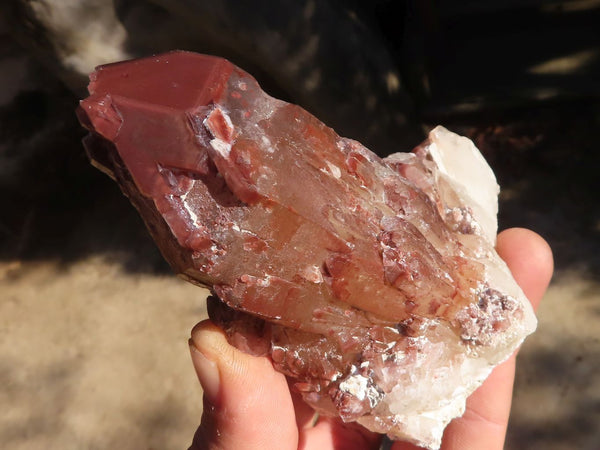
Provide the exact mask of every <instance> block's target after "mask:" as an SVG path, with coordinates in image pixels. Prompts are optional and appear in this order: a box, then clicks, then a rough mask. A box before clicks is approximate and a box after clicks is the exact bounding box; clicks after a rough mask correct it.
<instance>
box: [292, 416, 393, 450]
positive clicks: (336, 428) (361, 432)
mask: <svg viewBox="0 0 600 450" xmlns="http://www.w3.org/2000/svg"><path fill="white" fill-rule="evenodd" d="M381 439H382V436H381V435H380V434H377V433H373V432H371V431H369V430H367V429H366V428H364V427H362V426H360V425H358V424H355V423H344V422H342V421H341V420H340V419H337V418H332V417H321V418H319V420H318V421H317V423H316V424H315V426H314V427H313V428H310V429H307V430H305V431H304V432H301V433H300V442H299V445H298V450H308V449H340V450H342V449H343V450H369V449H378V448H379V446H380V445H381Z"/></svg>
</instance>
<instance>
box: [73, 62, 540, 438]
mask: <svg viewBox="0 0 600 450" xmlns="http://www.w3.org/2000/svg"><path fill="white" fill-rule="evenodd" d="M89 89H90V96H89V97H88V98H87V99H85V100H83V101H82V102H81V106H80V108H79V111H78V113H79V117H80V120H81V122H82V123H83V124H84V126H86V127H87V128H88V129H89V130H90V131H91V133H90V135H89V136H88V137H87V138H86V140H85V145H86V148H87V150H88V152H89V155H90V157H91V159H92V160H93V163H94V164H95V165H96V166H98V167H99V168H100V169H102V170H104V171H105V172H106V173H108V174H109V175H110V176H112V177H113V178H114V179H115V180H116V181H117V182H118V183H119V185H120V186H121V188H122V190H123V191H124V193H125V194H126V195H127V196H128V197H129V198H130V200H131V201H132V203H133V204H134V205H135V206H136V207H137V208H138V210H139V211H140V213H141V215H142V217H143V218H144V220H145V222H146V224H147V226H148V229H149V230H150V232H151V233H152V235H153V237H154V239H155V240H156V242H157V244H158V245H159V247H160V249H161V251H162V252H163V254H164V256H165V258H166V259H167V260H168V261H169V262H170V264H171V265H172V266H173V268H174V270H175V271H176V272H177V273H178V274H180V275H181V276H182V277H184V278H185V279H187V280H189V281H191V282H192V283H196V284H199V285H202V286H207V287H209V288H210V289H211V290H212V292H213V294H214V297H213V298H212V299H211V300H210V304H209V313H210V315H211V318H212V319H213V320H214V321H215V322H217V323H218V324H220V325H221V326H222V327H223V328H224V329H225V331H226V332H227V334H228V336H229V339H230V341H231V342H232V343H233V344H234V345H236V346H238V347H239V348H242V349H244V350H245V351H248V352H252V353H254V354H268V355H270V356H271V358H272V360H273V364H274V366H275V368H276V369H277V370H280V371H281V372H283V373H285V374H286V375H288V376H289V377H290V378H291V379H292V380H293V383H292V384H293V385H294V386H295V388H296V389H298V390H299V391H300V392H301V393H302V395H303V397H304V399H305V400H306V402H308V403H309V404H310V405H311V406H313V407H314V408H315V409H316V410H317V411H319V412H320V413H322V414H328V415H337V416H340V417H341V418H342V419H343V420H344V421H356V422H358V423H360V424H362V425H364V426H365V427H367V428H369V429H371V430H374V431H377V432H380V433H387V434H388V435H389V436H391V437H392V438H393V439H404V440H408V441H411V442H414V443H416V444H418V445H421V446H424V447H428V448H431V449H434V448H438V447H439V445H440V439H441V435H442V432H443V430H444V427H445V426H446V425H447V423H448V422H449V421H450V420H451V419H452V418H454V417H457V416H459V415H461V414H462V413H463V411H464V407H465V399H466V398H467V396H468V395H469V394H470V393H472V392H473V391H474V390H475V389H476V388H477V387H478V386H479V385H480V384H481V383H482V381H483V380H484V379H485V378H486V377H487V375H488V374H489V373H490V371H491V370H492V368H493V367H494V366H495V365H497V364H498V363H500V362H501V361H503V360H505V359H506V358H507V357H508V356H509V355H510V354H511V353H512V352H513V351H514V350H515V349H516V348H517V346H518V345H519V344H520V343H521V342H522V340H523V339H524V338H525V336H527V335H528V334H529V333H531V332H532V331H533V330H534V329H535V325H536V320H535V317H534V315H533V312H532V310H531V307H530V305H529V302H528V301H527V299H526V298H525V296H524V295H523V293H522V291H521V290H520V288H519V287H518V286H517V284H516V283H515V281H514V280H513V278H512V276H511V274H510V272H509V270H508V268H507V267H506V265H505V264H504V262H503V261H502V260H501V259H500V258H499V257H498V255H497V254H496V252H495V250H494V244H495V235H496V227H497V224H496V214H497V195H498V186H497V184H496V181H495V177H494V174H493V173H492V171H491V169H490V168H489V166H488V165H487V163H486V162H485V160H484V159H483V157H482V156H481V154H480V153H479V151H478V150H477V149H476V148H475V146H474V145H473V143H472V142H471V141H469V140H468V139H466V138H463V137H459V136H457V135H455V134H453V133H451V132H449V131H447V130H446V129H444V128H442V127H437V128H435V129H434V130H433V131H432V132H431V133H430V135H429V138H428V139H427V140H426V141H425V142H424V143H422V144H421V145H419V146H418V147H416V148H415V149H414V150H413V151H412V152H411V153H396V154H393V155H390V156H388V157H386V158H383V159H382V158H380V157H378V156H377V155H375V154H374V153H372V152H371V151H369V150H367V149H366V148H364V147H363V146H362V145H361V144H360V143H358V142H356V141H353V140H350V139H345V138H342V137H339V136H338V135H337V134H336V133H335V132H334V131H333V130H332V129H330V128H328V127H327V126H325V125H324V124H323V123H321V122H319V121H318V120H317V119H316V118H315V117H313V116H312V115H310V114H309V113H308V112H306V111H305V110H303V109H302V108H300V107H298V106H294V105H291V104H288V103H285V102H282V101H280V100H276V99H273V98H271V97H269V96H268V95H267V94H265V93H264V92H263V91H262V90H261V89H260V87H259V86H258V85H257V83H256V81H255V80H254V79H253V78H252V77H251V76H250V75H248V74H247V73H245V72H244V71H242V70H241V69H239V68H237V67H235V66H233V65H232V64H230V63H229V62H227V61H225V60H222V59H219V58H215V57H210V56H205V55H198V54H193V53H187V52H171V53H167V54H164V55H159V56H155V57H151V58H145V59H141V60H134V61H128V62H123V63H117V64H112V65H108V66H102V67H100V68H98V69H97V70H96V72H94V73H93V74H92V75H91V83H90V86H89ZM217 298H218V299H217ZM266 406H268V405H266Z"/></svg>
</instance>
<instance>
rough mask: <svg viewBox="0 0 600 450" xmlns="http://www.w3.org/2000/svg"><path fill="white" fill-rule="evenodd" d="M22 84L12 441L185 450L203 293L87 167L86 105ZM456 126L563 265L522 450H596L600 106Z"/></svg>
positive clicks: (7, 292) (14, 216)
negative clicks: (78, 113)
mask: <svg viewBox="0 0 600 450" xmlns="http://www.w3.org/2000/svg"><path fill="white" fill-rule="evenodd" d="M3 51H5V54H4V58H3V61H4V62H3V64H5V65H3V66H2V68H4V69H5V68H6V67H8V66H6V64H10V67H11V73H13V74H17V75H18V74H19V73H21V72H19V71H21V70H22V72H23V73H25V72H26V70H27V67H28V65H29V64H30V62H29V61H27V60H25V59H23V58H22V57H21V56H19V55H18V54H15V55H13V54H7V53H6V49H4V50H3ZM7 73H8V72H7V71H3V70H0V77H1V76H6V74H7ZM17 75H15V76H13V77H12V78H6V77H5V79H2V80H0V81H2V82H3V85H4V86H7V85H9V86H10V83H13V82H14V80H15V77H16V76H17ZM19 83H21V84H20V85H19V86H18V87H20V88H21V92H22V93H21V94H18V95H13V94H8V93H6V92H5V91H2V90H0V93H2V94H3V95H2V96H0V100H1V101H0V150H1V151H0V156H1V159H0V193H1V195H0V211H2V212H1V213H0V236H1V241H0V405H1V407H0V442H2V446H3V447H4V448H10V449H28V450H30V449H47V450H48V449H61V450H65V449H66V450H68V449H106V448H120V449H178V448H185V447H186V445H188V443H189V442H190V439H191V437H192V435H193V431H194V429H195V427H196V426H197V423H198V421H199V418H200V414H201V390H200V388H199V386H198V383H197V381H196V379H195V375H194V373H193V370H192V367H191V364H190V361H189V355H188V348H187V339H188V335H189V331H190V329H191V328H192V326H193V325H194V324H195V323H196V322H197V321H199V320H201V319H202V318H203V317H205V309H204V296H205V292H203V291H202V290H200V289H198V288H196V287H193V286H191V285H188V284H186V283H184V282H183V281H179V280H178V279H177V278H176V277H175V276H173V275H172V274H171V273H170V270H169V268H168V267H167V266H166V264H165V263H164V262H163V261H162V258H161V256H160V255H159V253H158V252H157V250H156V249H155V248H154V245H153V243H152V242H151V241H150V239H149V238H148V236H147V235H146V232H145V230H144V228H143V224H142V223H141V221H140V220H139V218H138V217H137V216H136V213H135V212H134V211H133V209H132V208H131V207H130V206H129V204H128V202H127V200H126V199H124V198H123V197H122V196H121V195H120V193H119V192H118V189H117V188H116V186H114V185H113V183H112V182H111V181H110V180H109V179H108V178H107V177H105V176H104V175H102V174H100V173H98V172H97V171H95V170H94V169H92V168H91V167H89V165H88V163H87V161H86V158H85V155H84V154H83V152H82V150H81V147H80V145H79V139H80V138H81V136H82V131H81V130H80V129H79V127H78V125H77V123H76V122H75V120H74V118H73V116H72V108H73V105H74V98H73V97H72V96H71V95H70V94H68V93H65V92H63V91H61V88H60V86H54V85H50V87H48V86H46V87H45V88H44V89H42V90H39V89H33V90H32V89H29V88H27V86H28V85H27V83H28V81H27V79H25V78H23V77H20V76H19ZM13 84H14V83H13ZM17 84H18V83H17ZM11 89H14V90H15V92H16V91H17V89H16V87H13V88H11ZM57 92H59V93H60V95H57V94H56V93H57ZM507 117H510V120H509V119H507ZM25 118H26V119H25ZM443 123H444V124H445V125H446V126H448V127H449V128H451V129H455V130H457V131H460V132H462V133H465V134H467V135H469V136H471V137H472V138H473V139H474V140H475V141H476V143H477V144H478V145H479V146H480V147H481V149H482V151H483V153H484V154H485V156H486V158H487V159H488V160H489V161H490V163H491V165H492V166H493V168H494V169H495V170H496V172H497V174H498V178H499V181H500V184H501V185H502V186H503V194H502V198H501V214H500V225H501V227H502V228H506V227H509V226H527V227H530V228H532V229H534V230H536V231H538V232H539V233H540V234H542V235H543V236H544V237H545V238H546V239H548V240H549V242H550V244H551V246H552V247H553V249H554V251H555V255H556V265H557V274H556V276H555V278H554V280H553V282H552V285H551V287H550V289H549V291H548V294H547V296H546V298H545V299H544V302H543V304H542V307H541V308H540V311H539V319H540V325H539V330H538V332H537V333H536V334H535V335H534V336H532V337H531V338H530V339H528V340H527V342H526V343H525V345H524V348H523V351H522V353H521V355H520V359H519V369H518V375H517V384H516V389H515V396H514V407H513V413H512V421H511V426H510V431H509V436H508V443H507V447H506V448H507V449H515V450H519V449H525V448H526V449H533V450H536V449H544V450H561V449H573V448H577V449H584V450H586V449H587V450H593V449H598V448H600V375H599V374H600V326H599V321H598V320H599V318H600V289H599V276H598V275H599V273H600V239H599V235H600V216H599V211H600V210H599V206H600V205H599V202H598V192H600V189H598V175H597V173H598V169H599V168H600V164H599V155H598V151H597V150H598V137H599V136H598V129H600V127H599V125H600V107H599V105H598V104H597V103H590V102H581V101H579V102H575V103H566V104H558V105H550V106H544V107H535V108H530V109H526V110H519V111H511V112H510V113H509V114H506V113H505V114H504V115H485V116H478V117H462V118H461V119H460V120H456V119H453V120H450V119H448V120H447V121H444V122H443Z"/></svg>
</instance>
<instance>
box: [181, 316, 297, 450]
mask: <svg viewBox="0 0 600 450" xmlns="http://www.w3.org/2000/svg"><path fill="white" fill-rule="evenodd" d="M190 350H191V355H192V361H193V363H194V368H195V369H196V373H197V375H198V379H199V380H200V383H201V384H202V387H203V389H204V411H203V414H202V423H201V425H200V427H199V428H198V431H197V432H196V435H195V436H194V442H193V444H192V447H191V448H192V449H193V450H199V449H237V448H243V449H249V450H251V449H261V450H263V449H286V448H290V449H292V448H293V449H295V448H297V441H298V431H297V428H296V422H295V417H294V407H293V402H292V399H291V397H290V393H289V389H288V385H287V382H286V379H285V377H284V376H283V375H282V374H280V373H278V372H276V371H275V370H274V369H273V366H272V365H271V362H270V361H269V360H268V359H267V358H263V357H256V356H251V355H248V354H246V353H243V352H241V351H240V350H237V349H236V348H234V347H232V346H231V345H229V343H228V342H227V339H226V338H225V336H224V334H223V332H222V331H221V330H220V329H219V328H217V327H216V326H215V325H213V324H212V323H211V322H210V321H208V320H207V321H204V322H200V323H199V324H198V325H196V326H195V327H194V329H193V330H192V338H191V339H190Z"/></svg>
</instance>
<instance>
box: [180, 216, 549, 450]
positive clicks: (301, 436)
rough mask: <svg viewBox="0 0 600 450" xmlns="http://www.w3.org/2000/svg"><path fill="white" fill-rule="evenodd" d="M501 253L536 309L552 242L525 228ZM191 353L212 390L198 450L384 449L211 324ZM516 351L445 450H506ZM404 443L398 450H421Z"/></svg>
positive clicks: (501, 244) (197, 333)
mask: <svg viewBox="0 0 600 450" xmlns="http://www.w3.org/2000/svg"><path fill="white" fill-rule="evenodd" d="M497 250H498V253H499V254H500V256H501V257H502V258H503V259H504V260H505V261H506V263H507V264H508V266H509V268H510V270H511V271H512V273H513V275H514V277H515V279H516V280H517V283H519V285H520V286H521V288H522V289H523V291H524V292H525V295H527V297H528V298H529V300H530V301H531V303H532V304H533V307H534V308H536V307H537V305H538V304H539V302H540V300H541V298H542V296H543V294H544V292H545V291H546V288H547V287H548V283H549V282H550V278H551V276H552V270H553V260H552V253H551V251H550V248H549V247H548V244H547V243H546V242H545V241H544V240H543V239H542V238H541V237H540V236H538V235H537V234H535V233H533V232H531V231H529V230H525V229H519V228H513V229H509V230H506V231H504V232H502V233H500V234H499V235H498V243H497ZM190 349H191V354H192V361H193V363H194V368H195V369H196V373H197V375H198V378H199V380H200V383H201V385H202V387H203V389H204V412H203V414H202V423H201V425H200V427H199V428H198V431H197V432H196V434H195V436H194V440H193V444H192V446H191V447H190V450H204V449H211V450H212V449H215V450H216V449H226V450H229V449H244V450H246V449H248V450H251V449H260V450H265V449H267V450H268V449H277V450H280V449H302V450H309V449H318V450H329V449H361V450H362V449H376V448H378V447H379V445H380V442H381V435H378V434H375V433H371V432H370V431H368V430H366V429H364V428H362V427H360V426H358V425H355V424H344V423H343V422H341V421H340V420H339V419H334V418H329V417H319V418H318V419H317V420H316V421H315V417H316V416H315V413H314V411H313V410H312V409H311V408H310V407H309V406H308V405H306V404H305V403H304V402H303V401H302V399H301V398H300V396H299V395H297V394H295V393H294V392H292V391H290V389H289V386H288V383H287V381H286V378H285V376H284V375H282V374H281V373H279V372H276V371H275V370H274V369H273V366H272V365H271V362H270V361H269V359H268V358H266V357H255V356H250V355H247V354H245V353H243V352H241V351H240V350H237V349H236V348H234V347H232V346H230V345H229V344H228V343H227V340H226V338H225V336H224V334H223V332H222V331H221V330H220V329H218V328H217V327H216V326H215V325H213V324H212V323H211V322H210V321H208V320H206V321H203V322H200V323H199V324H198V325H196V326H195V327H194V329H193V330H192V338H191V339H190ZM515 361H516V353H515V354H514V355H513V356H512V357H511V358H509V359H508V360H507V361H505V362H504V363H503V364H501V365H499V366H497V367H496V368H495V369H494V371H493V372H492V373H491V375H490V376H489V377H488V379H487V380H486V381H485V382H484V383H483V385H482V386H481V387H480V388H479V389H477V390H476V391H475V392H474V393H473V394H472V395H471V396H470V397H469V399H468V400H467V408H466V411H465V413H464V415H463V416H462V417H460V418H457V419H454V420H453V421H452V422H451V423H450V424H449V425H448V427H447V428H446V431H445V432H444V438H443V442H442V449H443V450H458V449H460V450H470V449H473V450H475V449H476V450H480V449H486V450H494V449H502V447H503V445H504V439H505V435H506V426H507V424H508V415H509V411H510V403H511V397H512V388H513V381H514V373H515ZM418 448H419V447H416V446H414V445H412V444H407V443H403V442H396V443H395V444H394V446H393V447H392V449H393V450H411V449H413V450H415V449H418Z"/></svg>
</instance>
